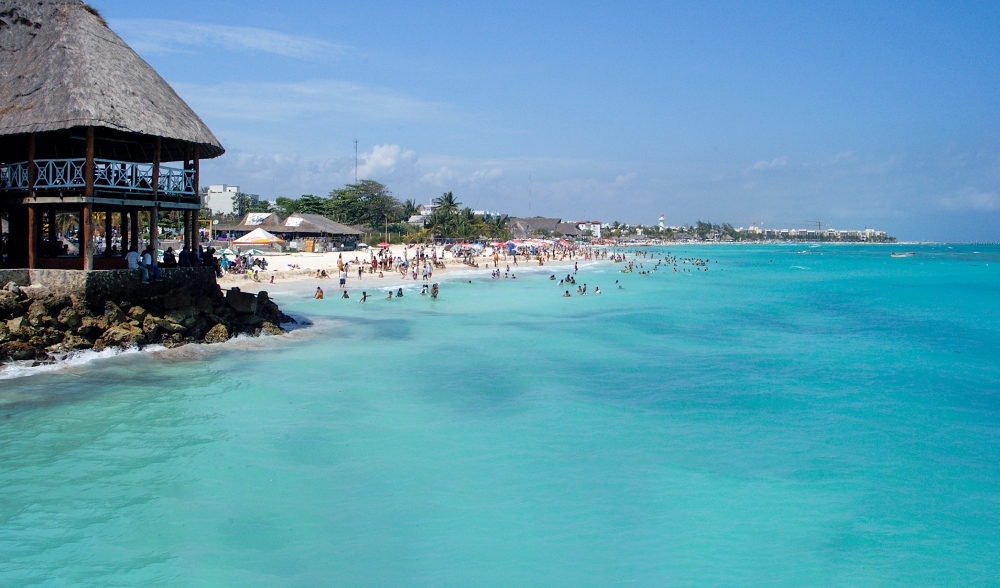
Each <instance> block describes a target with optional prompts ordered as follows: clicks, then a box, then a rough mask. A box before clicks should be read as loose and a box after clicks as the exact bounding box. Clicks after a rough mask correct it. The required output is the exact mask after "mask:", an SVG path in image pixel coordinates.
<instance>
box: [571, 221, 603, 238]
mask: <svg viewBox="0 0 1000 588" xmlns="http://www.w3.org/2000/svg"><path fill="white" fill-rule="evenodd" d="M576 228H577V229H578V230H580V231H590V234H591V235H593V236H594V237H596V238H597V239H600V238H601V221H577V222H576Z"/></svg>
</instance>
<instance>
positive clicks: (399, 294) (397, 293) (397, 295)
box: [396, 288, 403, 298]
mask: <svg viewBox="0 0 1000 588" xmlns="http://www.w3.org/2000/svg"><path fill="white" fill-rule="evenodd" d="M402 297H403V289H402V288H400V289H399V290H396V298H402Z"/></svg>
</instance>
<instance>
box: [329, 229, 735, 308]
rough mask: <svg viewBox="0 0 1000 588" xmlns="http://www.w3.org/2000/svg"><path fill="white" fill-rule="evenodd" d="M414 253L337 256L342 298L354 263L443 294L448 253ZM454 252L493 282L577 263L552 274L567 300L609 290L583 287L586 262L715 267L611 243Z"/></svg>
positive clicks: (641, 271)
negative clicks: (440, 274) (532, 266)
mask: <svg viewBox="0 0 1000 588" xmlns="http://www.w3.org/2000/svg"><path fill="white" fill-rule="evenodd" d="M410 252H411V248H408V249H404V250H403V254H402V255H392V254H391V252H390V251H389V250H388V249H382V250H379V251H377V252H376V251H372V252H371V253H370V257H369V259H368V260H361V259H359V258H358V257H357V256H355V258H354V259H353V260H347V261H344V260H343V259H342V256H339V257H338V260H337V268H338V269H337V273H338V277H339V288H340V290H341V295H340V298H341V299H350V298H351V296H350V294H349V293H348V286H347V279H348V276H349V275H353V272H352V267H354V268H356V276H357V279H358V280H362V279H363V276H364V274H366V273H367V274H370V275H373V274H376V273H377V274H378V276H379V277H384V275H385V273H386V272H397V273H398V274H399V277H400V278H401V279H403V280H414V281H417V280H422V281H424V282H425V283H424V284H423V286H422V287H421V290H420V295H421V296H427V295H430V297H431V298H435V299H436V298H437V297H438V294H439V286H438V284H437V283H434V284H433V285H432V286H430V287H428V283H427V282H430V280H431V278H432V276H433V273H434V269H435V267H436V266H437V265H438V263H440V261H441V260H442V258H443V253H444V252H442V257H439V256H438V254H437V249H436V248H427V247H422V246H417V247H413V248H412V253H413V254H412V256H411V255H410ZM453 253H454V254H455V255H456V256H461V257H462V259H463V264H464V265H467V266H471V267H474V268H479V267H480V263H481V262H482V261H483V260H484V259H485V261H486V264H487V266H488V265H489V264H490V262H492V266H493V267H492V268H490V277H491V279H493V280H516V279H517V275H516V274H515V270H516V269H517V268H519V267H522V265H523V264H524V263H526V262H537V264H538V265H539V266H544V265H545V263H546V262H566V261H572V262H573V267H572V271H571V272H569V273H567V274H566V275H565V277H563V278H557V276H556V274H551V275H550V276H549V280H550V281H553V282H558V286H559V288H560V289H562V290H563V294H562V297H564V298H571V297H573V296H574V292H573V290H574V288H567V287H566V286H575V295H576V296H589V295H600V294H602V293H603V291H602V290H601V288H600V287H599V286H594V287H593V289H589V287H588V285H587V284H586V283H583V284H580V285H577V279H576V276H577V273H578V272H579V271H580V267H579V262H580V261H611V262H612V263H615V264H622V267H621V269H620V270H619V271H620V272H621V273H623V274H635V275H640V276H648V275H652V274H653V273H656V272H658V271H659V270H660V268H661V266H667V267H668V268H669V269H672V271H673V272H674V273H690V272H691V271H692V270H693V271H698V272H707V271H709V263H710V262H711V260H709V259H702V258H699V257H679V256H676V255H672V254H671V253H670V252H669V251H668V252H665V254H663V255H662V256H658V255H657V252H656V251H650V250H647V249H640V248H636V249H632V250H617V249H611V248H606V247H605V248H600V247H576V246H569V245H562V244H555V245H548V246H526V247H518V248H511V249H503V248H494V249H493V251H492V252H489V253H485V252H479V254H478V255H476V256H474V257H473V258H472V261H469V257H468V253H467V251H461V252H459V251H455V252H453ZM716 263H718V262H716ZM315 277H317V278H321V279H322V278H331V277H332V276H330V275H329V274H328V273H327V271H326V270H317V271H316V276H315ZM469 283H470V284H471V283H472V281H471V280H469ZM613 287H614V289H618V290H623V289H624V288H625V287H624V284H622V282H621V281H620V280H615V283H614V285H613ZM324 296H325V294H324V292H323V289H322V287H317V288H316V293H315V297H316V298H323V297H324ZM403 296H404V290H403V288H402V287H397V288H395V289H391V288H390V289H388V293H387V295H386V297H385V299H386V300H392V299H395V298H402V297H403ZM371 298H372V297H371V296H369V295H368V292H367V290H365V291H362V292H361V296H360V298H359V300H358V302H359V303H361V304H364V303H366V302H367V301H369V300H370V299H371Z"/></svg>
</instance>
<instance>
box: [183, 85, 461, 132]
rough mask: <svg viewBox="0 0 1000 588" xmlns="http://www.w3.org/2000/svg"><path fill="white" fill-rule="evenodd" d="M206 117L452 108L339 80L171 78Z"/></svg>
mask: <svg viewBox="0 0 1000 588" xmlns="http://www.w3.org/2000/svg"><path fill="white" fill-rule="evenodd" d="M172 85H173V87H174V89H176V90H177V92H178V94H180V95H181V96H182V97H183V98H184V99H185V100H186V101H187V102H188V104H190V105H191V106H192V108H194V110H195V111H196V112H199V113H201V114H202V116H203V117H204V118H208V117H211V118H217V119H226V120H239V121H256V122H275V121H289V120H295V119H299V118H303V117H309V118H310V125H311V126H315V124H316V122H317V121H316V120H315V119H316V118H317V117H323V116H340V117H343V116H351V117H356V118H362V119H365V120H409V121H428V120H442V119H445V118H447V111H448V107H447V106H445V105H443V104H440V103H436V102H426V101H422V100H416V99H413V98H407V97H403V96H397V95H394V94H392V93H391V92H389V91H387V90H382V89H376V88H368V87H365V86H361V85H359V84H355V83H353V82H346V81H340V80H311V81H306V82H295V83H258V84H249V83H244V84H217V85H195V84H186V83H173V84H172Z"/></svg>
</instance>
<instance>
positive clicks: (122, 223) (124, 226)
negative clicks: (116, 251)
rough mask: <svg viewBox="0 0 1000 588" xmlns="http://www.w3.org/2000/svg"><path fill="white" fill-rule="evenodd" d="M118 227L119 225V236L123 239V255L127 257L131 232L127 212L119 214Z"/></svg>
mask: <svg viewBox="0 0 1000 588" xmlns="http://www.w3.org/2000/svg"><path fill="white" fill-rule="evenodd" d="M118 225H119V229H118V236H119V237H120V238H121V254H122V257H125V254H126V253H128V232H129V231H128V212H127V211H124V210H123V211H121V212H120V213H119V214H118Z"/></svg>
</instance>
